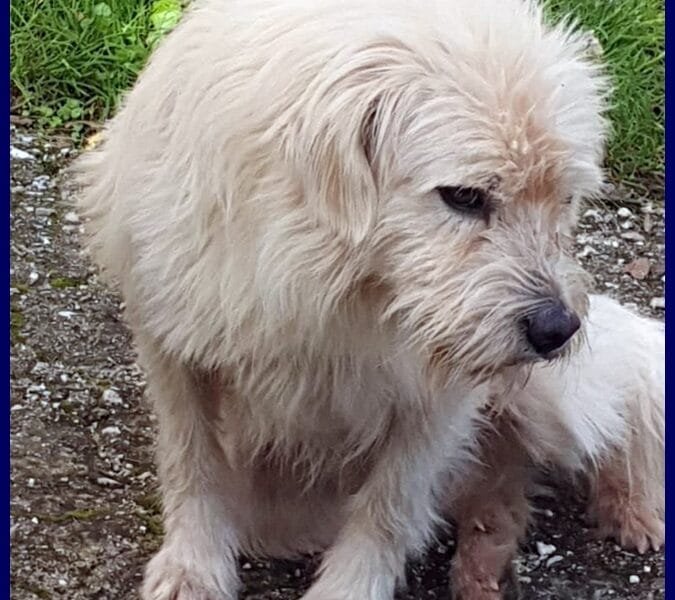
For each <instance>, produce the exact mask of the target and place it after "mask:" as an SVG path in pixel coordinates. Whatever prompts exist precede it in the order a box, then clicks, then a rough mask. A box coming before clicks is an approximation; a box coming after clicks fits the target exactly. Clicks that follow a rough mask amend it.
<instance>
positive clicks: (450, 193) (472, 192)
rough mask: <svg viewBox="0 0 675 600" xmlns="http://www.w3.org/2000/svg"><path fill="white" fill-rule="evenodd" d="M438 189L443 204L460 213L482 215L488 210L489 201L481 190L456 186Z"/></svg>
mask: <svg viewBox="0 0 675 600" xmlns="http://www.w3.org/2000/svg"><path fill="white" fill-rule="evenodd" d="M437 189H438V193H439V194H440V196H441V199H442V200H443V202H445V203H446V204H447V205H448V206H449V207H450V208H452V209H453V210H456V211H458V212H461V213H465V214H471V215H482V214H484V213H485V210H486V209H487V208H488V201H489V199H488V197H487V194H486V193H485V192H484V191H483V190H481V189H478V188H468V187H455V186H443V187H439V188H437Z"/></svg>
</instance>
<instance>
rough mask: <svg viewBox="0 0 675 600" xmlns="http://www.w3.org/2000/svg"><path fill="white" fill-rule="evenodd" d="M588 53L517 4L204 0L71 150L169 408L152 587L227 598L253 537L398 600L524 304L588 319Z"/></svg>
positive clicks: (89, 214) (602, 86)
mask: <svg viewBox="0 0 675 600" xmlns="http://www.w3.org/2000/svg"><path fill="white" fill-rule="evenodd" d="M586 54H587V40H586V39H585V38H584V37H583V36H581V35H577V34H575V33H573V32H572V31H571V30H570V29H569V28H567V27H565V26H559V27H555V28H551V27H548V26H546V25H545V24H544V23H543V20H542V15H541V13H540V10H539V9H538V8H537V7H536V6H535V5H534V4H532V3H530V2H527V1H523V0H453V1H452V2H448V1H440V0H439V1H437V2H436V1H433V0H423V1H420V2H410V1H409V0H343V1H340V2H338V1H337V0H335V1H333V0H326V1H324V2H316V1H315V0H208V1H203V2H197V4H196V6H195V7H193V8H192V9H191V10H190V12H189V14H188V15H187V16H186V17H185V18H184V20H183V21H182V23H181V24H180V25H179V26H178V27H177V28H176V29H175V30H174V31H173V32H172V33H171V34H170V35H169V36H168V38H167V39H166V40H165V42H164V43H163V44H162V45H161V46H160V48H159V49H158V50H157V52H156V53H155V54H154V56H153V57H152V59H151V60H150V62H149V64H148V66H147V68H146V69H145V70H144V72H143V73H142V75H141V76H140V79H139V80H138V82H137V84H136V86H135V87H134V89H133V90H132V91H131V92H130V94H129V95H128V97H127V99H126V102H125V104H124V107H123V108H122V110H121V111H120V112H119V114H118V115H117V116H116V117H115V119H113V120H112V121H111V122H110V123H109V124H108V126H107V129H106V131H105V134H104V141H103V143H102V145H101V147H100V148H99V149H97V150H96V151H95V152H92V153H90V154H88V155H87V156H84V157H83V158H82V160H81V161H80V163H79V165H78V171H79V175H78V177H79V181H80V183H81V184H82V188H83V191H82V194H81V198H80V208H81V211H82V212H83V214H84V215H85V216H86V218H87V223H88V224H87V230H88V233H89V241H88V248H89V249H90V251H91V253H92V256H93V258H94V259H95V261H96V262H97V263H98V264H99V265H100V266H101V267H102V268H103V269H104V271H105V273H107V275H108V276H109V278H110V280H111V281H114V282H116V283H117V284H118V285H119V287H120V289H121V291H122V294H123V296H124V299H125V302H126V305H127V319H128V321H129V323H130V325H131V327H132V329H133V332H134V337H135V341H136V345H137V347H138V353H139V361H140V363H141V365H142V366H143V367H144V369H145V371H146V373H147V379H148V394H149V397H150V398H151V400H152V402H153V405H154V410H155V412H156V414H157V416H158V421H159V441H158V451H157V460H158V464H159V475H160V479H161V484H162V494H163V501H164V519H165V528H166V536H165V540H164V543H163V546H162V548H161V550H160V551H159V553H158V554H157V555H156V556H155V557H154V558H153V559H152V561H151V562H150V564H149V565H148V568H147V572H146V577H145V582H144V585H143V590H142V596H143V598H144V600H207V599H208V600H232V599H233V598H235V597H236V595H237V586H238V581H237V573H236V568H235V565H236V562H235V557H236V555H237V553H239V552H240V551H247V552H264V553H267V554H273V555H289V554H293V553H297V552H301V551H305V550H310V549H317V548H321V549H324V548H327V551H326V553H325V555H324V560H323V565H322V567H321V570H320V573H319V575H318V577H317V580H316V582H315V583H314V585H313V586H312V587H311V588H310V590H309V591H308V592H307V593H306V595H305V596H304V597H303V598H304V600H391V597H392V594H393V590H394V587H395V584H396V582H397V580H399V579H400V577H401V575H402V573H403V566H404V561H405V558H406V556H407V555H408V554H410V553H411V552H415V551H418V550H421V549H422V548H423V547H424V544H425V541H426V540H427V538H428V535H429V532H430V531H431V529H432V526H433V524H434V522H435V520H436V519H437V508H438V506H437V500H436V497H437V495H438V492H439V490H440V489H441V488H442V486H443V484H444V483H445V481H446V476H447V474H448V472H449V473H451V474H452V475H453V476H455V477H457V476H459V474H461V472H462V465H464V464H465V458H466V457H467V456H471V455H472V453H473V443H474V438H475V432H476V427H477V422H478V421H477V420H476V419H477V417H478V416H479V411H480V409H481V408H482V407H483V406H484V405H485V404H486V402H487V399H488V394H487V389H488V385H490V386H495V385H499V386H502V385H503V386H504V389H507V388H508V386H509V385H511V384H512V383H513V381H517V380H518V379H519V377H520V373H521V371H522V370H523V369H525V370H529V369H530V368H531V365H532V363H533V362H534V361H536V360H538V358H539V357H538V356H537V355H536V353H535V352H534V351H533V349H532V348H531V346H530V344H529V343H528V342H527V340H526V336H525V333H524V330H523V319H524V318H525V317H526V316H527V315H529V314H531V313H532V312H533V311H535V310H536V309H537V308H538V307H540V306H541V305H542V303H544V302H547V301H549V300H550V299H551V298H554V299H556V300H559V301H561V302H563V303H564V304H565V305H566V306H568V307H569V308H570V309H571V310H574V311H576V312H577V313H578V314H579V315H580V316H581V317H583V315H584V313H585V310H586V304H587V298H586V295H585V291H584V280H585V278H584V276H583V273H582V272H581V270H580V269H579V268H578V266H577V265H576V264H575V263H574V261H572V260H570V259H569V258H568V257H567V256H566V254H565V250H564V245H565V240H566V233H567V232H568V230H569V228H570V227H571V226H572V225H573V223H574V221H575V213H576V210H577V206H578V203H579V201H580V199H582V198H583V197H587V196H592V195H594V194H596V193H597V192H598V190H599V189H600V186H601V184H602V171H601V167H600V165H601V162H602V157H603V147H604V139H605V130H606V123H605V119H604V117H603V112H604V109H605V93H606V83H605V80H604V78H603V76H602V74H601V73H600V70H599V68H598V67H597V66H596V65H595V64H593V63H591V62H590V61H589V60H588V59H587V57H586ZM438 186H463V187H474V188H475V187H479V188H482V189H483V190H485V193H486V194H489V196H490V207H491V210H490V212H489V214H488V213H486V214H485V215H484V216H483V218H476V217H475V216H470V215H466V214H462V213H460V212H458V211H454V210H453V209H451V208H449V207H448V206H446V205H445V204H444V203H443V202H442V200H441V198H440V196H439V194H438V192H437V190H436V188H437V187H438ZM576 338H577V339H581V338H582V336H581V335H577V336H576ZM573 346H574V344H572V345H570V346H568V347H567V348H566V349H565V352H564V353H568V352H569V351H570V350H571V349H572V348H573ZM496 382H500V383H496ZM502 382H503V383H502Z"/></svg>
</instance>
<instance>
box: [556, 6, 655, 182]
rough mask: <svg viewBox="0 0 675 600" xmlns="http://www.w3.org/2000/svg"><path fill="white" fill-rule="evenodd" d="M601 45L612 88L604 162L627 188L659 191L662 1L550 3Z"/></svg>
mask: <svg viewBox="0 0 675 600" xmlns="http://www.w3.org/2000/svg"><path fill="white" fill-rule="evenodd" d="M547 5H548V8H549V9H550V11H551V13H552V15H554V17H560V16H561V15H565V14H572V15H573V16H574V17H576V18H577V19H578V21H579V23H580V25H581V26H582V27H583V28H584V29H590V30H592V31H593V32H594V33H595V36H596V37H597V38H598V41H599V42H600V44H601V46H602V48H603V53H604V56H603V57H604V60H605V61H606V63H607V66H608V70H609V74H610V76H611V79H612V84H613V87H614V92H613V97H612V108H611V112H610V118H611V121H612V126H613V130H614V131H613V135H612V139H611V143H610V146H609V149H608V158H607V164H608V166H609V168H610V170H611V172H612V173H613V175H614V176H615V177H617V178H618V179H620V180H621V181H622V182H624V183H627V184H634V185H641V184H644V183H645V182H647V183H648V185H650V186H653V185H655V184H656V185H657V186H659V187H660V185H662V181H663V169H664V156H665V155H664V93H665V87H664V86H665V71H664V68H665V63H664V57H665V16H664V0H548V3H547Z"/></svg>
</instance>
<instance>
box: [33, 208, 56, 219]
mask: <svg viewBox="0 0 675 600" xmlns="http://www.w3.org/2000/svg"><path fill="white" fill-rule="evenodd" d="M55 212H56V210H54V209H53V208H45V207H44V206H39V207H38V208H36V209H35V214H36V215H37V216H38V217H51V216H52V215H53V214H54V213H55Z"/></svg>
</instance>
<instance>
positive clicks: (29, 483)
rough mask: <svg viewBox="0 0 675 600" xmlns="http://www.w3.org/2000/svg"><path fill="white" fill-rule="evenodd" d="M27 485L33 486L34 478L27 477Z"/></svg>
mask: <svg viewBox="0 0 675 600" xmlns="http://www.w3.org/2000/svg"><path fill="white" fill-rule="evenodd" d="M28 487H29V488H32V487H35V479H33V477H29V478H28Z"/></svg>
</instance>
